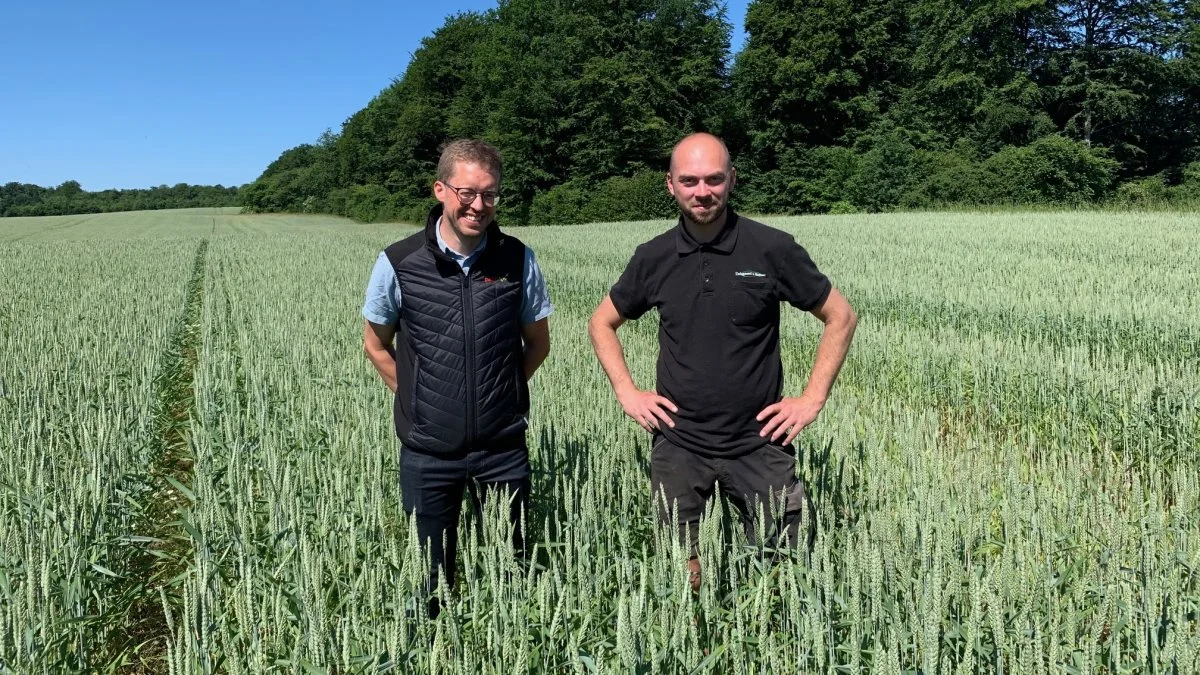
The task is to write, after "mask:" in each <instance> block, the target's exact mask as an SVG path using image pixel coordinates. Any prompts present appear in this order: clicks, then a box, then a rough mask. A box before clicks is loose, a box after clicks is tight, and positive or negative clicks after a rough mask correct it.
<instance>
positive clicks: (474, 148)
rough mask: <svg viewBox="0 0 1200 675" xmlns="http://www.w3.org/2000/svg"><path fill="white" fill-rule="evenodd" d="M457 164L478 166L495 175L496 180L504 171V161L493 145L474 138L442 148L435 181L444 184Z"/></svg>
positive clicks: (461, 139)
mask: <svg viewBox="0 0 1200 675" xmlns="http://www.w3.org/2000/svg"><path fill="white" fill-rule="evenodd" d="M459 162H467V163H473V164H478V165H479V166H481V167H483V168H484V169H486V170H487V171H489V172H491V173H494V174H496V178H497V179H499V178H500V176H501V174H502V173H503V169H504V160H503V159H502V158H501V157H500V151H499V150H497V149H496V147H495V146H494V145H492V144H490V143H485V142H483V141H480V140H476V139H474V138H460V139H458V140H455V141H450V142H449V143H447V144H445V145H443V146H442V156H441V158H440V159H438V168H437V179H438V180H439V181H441V182H443V183H445V182H446V180H447V179H449V178H450V176H451V175H453V174H454V165H456V164H458V163H459Z"/></svg>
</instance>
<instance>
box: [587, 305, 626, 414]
mask: <svg viewBox="0 0 1200 675" xmlns="http://www.w3.org/2000/svg"><path fill="white" fill-rule="evenodd" d="M588 336H589V337H590V338H591V339H592V348H593V349H595V350H596V359H597V360H599V361H600V367H601V368H603V369H604V374H605V375H607V376H608V382H609V384H610V385H612V388H613V392H614V393H616V394H617V395H618V396H619V395H620V394H621V392H623V391H626V390H628V389H636V388H637V386H636V385H635V384H634V383H633V376H632V375H630V374H629V365H628V364H627V363H626V362H625V352H624V351H623V350H622V349H621V340H620V339H619V338H618V337H617V331H616V330H615V329H613V328H610V327H609V326H605V325H597V324H595V323H593V324H590V325H589V326H588Z"/></svg>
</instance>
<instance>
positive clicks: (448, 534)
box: [400, 447, 529, 614]
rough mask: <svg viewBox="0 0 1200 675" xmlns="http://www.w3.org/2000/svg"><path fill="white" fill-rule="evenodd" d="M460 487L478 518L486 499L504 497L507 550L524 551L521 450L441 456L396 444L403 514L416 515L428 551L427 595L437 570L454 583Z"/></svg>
mask: <svg viewBox="0 0 1200 675" xmlns="http://www.w3.org/2000/svg"><path fill="white" fill-rule="evenodd" d="M464 491H465V492H466V493H467V494H469V495H470V497H471V504H472V506H473V508H474V510H475V513H476V515H477V516H479V517H480V519H481V518H482V515H483V505H484V502H485V501H486V500H487V499H489V498H499V499H507V500H508V503H509V509H508V516H509V519H510V522H512V524H513V548H514V549H515V550H516V551H517V553H518V555H521V556H524V555H525V538H524V536H523V533H522V527H521V522H520V520H521V515H522V514H523V513H525V512H526V511H527V510H528V506H529V450H528V449H527V448H523V447H522V448H516V449H510V450H500V451H476V452H466V453H461V454H459V455H454V456H449V457H443V456H438V455H430V454H427V453H423V452H418V451H416V450H412V449H410V448H406V447H401V448H400V493H401V499H402V500H403V504H404V512H405V513H407V514H409V515H412V514H416V521H417V536H419V537H420V539H421V543H422V545H424V546H427V547H428V550H429V558H430V568H429V585H428V588H427V590H428V591H429V592H430V593H432V592H433V591H434V590H436V589H437V585H438V577H439V575H441V574H444V575H445V577H446V585H447V586H448V587H451V588H453V587H454V570H455V565H456V564H457V554H458V519H459V514H460V512H461V511H462V499H463V492H464ZM430 611H431V613H433V614H436V613H437V603H436V602H434V603H433V604H431V606H430Z"/></svg>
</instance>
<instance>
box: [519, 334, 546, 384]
mask: <svg viewBox="0 0 1200 675" xmlns="http://www.w3.org/2000/svg"><path fill="white" fill-rule="evenodd" d="M549 355H550V348H549V347H546V346H543V345H536V344H530V343H528V342H527V343H525V351H524V353H523V354H522V362H521V369H522V371H523V372H524V373H525V381H526V382H528V381H529V380H531V379H533V374H534V373H536V372H537V369H538V368H540V367H541V366H542V364H543V363H545V361H546V357H547V356H549Z"/></svg>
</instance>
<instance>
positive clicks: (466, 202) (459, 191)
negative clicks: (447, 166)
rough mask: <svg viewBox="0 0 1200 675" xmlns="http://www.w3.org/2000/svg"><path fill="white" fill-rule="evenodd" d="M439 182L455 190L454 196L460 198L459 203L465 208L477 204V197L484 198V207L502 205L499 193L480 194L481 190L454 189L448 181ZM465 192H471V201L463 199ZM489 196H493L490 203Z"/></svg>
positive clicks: (491, 191) (492, 191)
mask: <svg viewBox="0 0 1200 675" xmlns="http://www.w3.org/2000/svg"><path fill="white" fill-rule="evenodd" d="M438 182H440V183H441V184H442V185H445V186H446V187H448V188H450V189H451V190H453V191H454V196H455V197H458V203H459V204H462V205H464V206H469V205H471V204H474V203H475V198H476V197H480V198H482V199H483V205H484V206H495V205H497V204H499V203H500V193H499V192H497V191H496V190H490V191H487V192H480V191H479V190H472V189H471V188H460V187H454V186H453V185H451V184H449V183H447V182H446V181H444V180H443V181H438ZM464 191H465V192H469V193H470V194H471V198H470V199H464V198H463V195H462V193H463V192H464ZM488 195H491V197H490V201H489V197H488Z"/></svg>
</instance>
